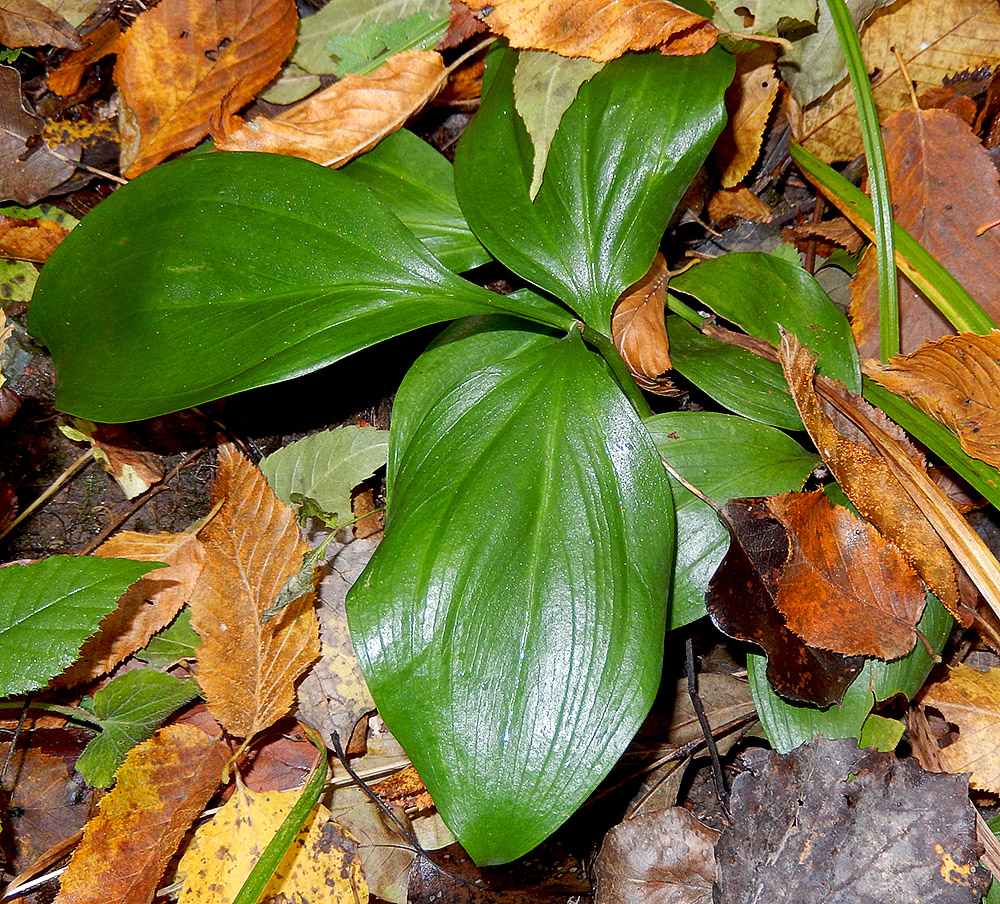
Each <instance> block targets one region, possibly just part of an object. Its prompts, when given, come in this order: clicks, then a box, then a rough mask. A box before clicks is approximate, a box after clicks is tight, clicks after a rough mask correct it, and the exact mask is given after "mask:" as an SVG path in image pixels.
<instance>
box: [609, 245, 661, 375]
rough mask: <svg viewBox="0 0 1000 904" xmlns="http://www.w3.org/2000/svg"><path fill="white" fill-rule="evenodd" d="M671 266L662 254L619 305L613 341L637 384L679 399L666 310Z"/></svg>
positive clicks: (630, 287)
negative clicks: (671, 375) (673, 380)
mask: <svg viewBox="0 0 1000 904" xmlns="http://www.w3.org/2000/svg"><path fill="white" fill-rule="evenodd" d="M668 277H669V273H668V272H667V262H666V260H665V259H664V257H663V255H662V254H660V253H659V252H657V253H656V257H655V258H653V263H652V265H651V266H650V268H649V270H648V271H647V272H646V275H645V276H643V277H642V279H640V280H638V281H637V282H634V283H633V284H632V285H631V286H629V287H628V288H627V289H626V290H625V291H624V292H623V293H622V294H621V297H620V298H619V299H618V301H617V302H615V309H614V311H613V312H612V314H611V338H612V339H613V340H614V343H615V347H616V348H617V349H618V351H619V353H620V354H621V356H622V358H623V359H624V361H625V363H626V364H627V365H628V369H629V371H630V372H631V374H632V376H633V377H634V378H635V382H636V383H638V384H639V385H640V386H641V387H642V388H643V389H645V390H648V391H649V392H655V393H656V394H657V395H677V392H678V391H677V390H676V389H675V388H674V385H673V383H671V382H670V378H669V377H665V376H663V375H664V374H665V373H666V372H667V371H668V370H670V369H671V368H672V366H673V365H672V364H671V363H670V346H669V344H668V342H667V328H666V325H665V323H664V319H663V307H664V305H665V304H666V301H667V279H668Z"/></svg>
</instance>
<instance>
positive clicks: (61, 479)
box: [0, 446, 94, 540]
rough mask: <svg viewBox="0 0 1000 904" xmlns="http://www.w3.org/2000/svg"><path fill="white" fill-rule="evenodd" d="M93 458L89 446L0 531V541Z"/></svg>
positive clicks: (91, 449) (92, 451) (92, 450)
mask: <svg viewBox="0 0 1000 904" xmlns="http://www.w3.org/2000/svg"><path fill="white" fill-rule="evenodd" d="M93 457H94V447H93V446H91V447H90V448H89V449H88V450H87V451H86V452H84V453H83V455H81V456H80V457H79V458H78V459H77V460H76V461H74V462H73V464H71V465H70V466H69V467H68V468H67V469H66V470H65V471H63V472H62V474H60V475H59V476H58V477H57V478H56V479H55V480H54V481H52V483H51V484H49V487H48V489H47V490H46V491H45V492H44V493H42V495H41V496H39V497H38V498H37V499H36V500H35V501H34V502H32V503H31V505H29V506H28V507H27V508H26V509H25V510H24V511H23V512H21V514H20V515H18V516H17V517H16V518H15V519H14V520H13V521H12V522H11V523H10V524H8V525H7V527H6V528H5V529H4V530H2V531H0V540H2V539H3V538H4V537H6V536H7V535H8V534H9V533H10V532H11V531H12V530H13V529H14V528H15V527H17V526H18V525H19V524H20V523H21V522H22V521H24V519H25V518H28V517H30V516H31V515H33V514H34V513H35V512H36V511H38V509H39V508H41V507H42V506H43V505H44V504H45V503H46V502H48V501H49V500H50V499H51V498H52V497H53V496H54V495H55V494H56V493H58V492H59V490H60V489H61V488H62V486H63V484H65V483H66V482H67V481H68V480H69V479H70V478H71V477H72V476H73V475H74V474H76V472H77V471H79V470H80V469H81V468H82V467H83V466H84V465H86V464H88V463H89V462H90V460H91V459H92V458H93Z"/></svg>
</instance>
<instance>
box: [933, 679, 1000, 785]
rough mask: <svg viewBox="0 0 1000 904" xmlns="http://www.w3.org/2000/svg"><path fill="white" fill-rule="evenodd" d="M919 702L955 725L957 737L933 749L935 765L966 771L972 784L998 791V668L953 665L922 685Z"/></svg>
mask: <svg viewBox="0 0 1000 904" xmlns="http://www.w3.org/2000/svg"><path fill="white" fill-rule="evenodd" d="M921 702H922V703H923V704H925V705H926V706H933V707H934V708H935V709H938V710H940V711H941V714H942V715H943V716H944V717H945V719H947V720H948V721H949V722H954V723H955V725H957V726H958V738H957V739H956V740H954V741H952V743H951V744H949V745H948V746H947V747H941V748H940V749H939V750H938V751H937V756H938V758H939V761H940V767H937V768H944V769H947V770H948V772H969V773H971V776H970V778H969V784H970V785H972V787H973V788H981V789H983V790H986V791H992V792H993V793H1000V755H998V754H1000V669H990V670H989V671H988V672H979V671H977V670H976V669H971V668H969V667H968V666H966V665H957V666H954V667H953V668H950V669H949V670H948V674H947V676H946V677H945V678H944V679H943V680H942V681H936V682H935V683H934V684H930V685H928V686H927V687H926V688H924V691H923V694H922V695H921ZM918 756H919V749H918ZM925 765H926V768H928V769H935V768H936V764H935V763H926V764H925Z"/></svg>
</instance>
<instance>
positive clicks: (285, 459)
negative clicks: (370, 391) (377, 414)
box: [260, 425, 389, 521]
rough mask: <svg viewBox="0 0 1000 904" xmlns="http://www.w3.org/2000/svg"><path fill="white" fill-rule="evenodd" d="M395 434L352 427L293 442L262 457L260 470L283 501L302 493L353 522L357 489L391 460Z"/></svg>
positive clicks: (328, 431)
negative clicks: (353, 493)
mask: <svg viewBox="0 0 1000 904" xmlns="http://www.w3.org/2000/svg"><path fill="white" fill-rule="evenodd" d="M388 448H389V431H388V430H377V429H375V428H374V427H358V426H355V425H348V426H345V427H335V428H334V429H333V430H323V431H321V432H320V433H314V434H313V435H312V436H307V437H305V439H300V440H298V441H296V442H294V443H289V444H288V445H287V446H285V447H284V448H283V449H278V451H277V452H273V453H272V454H270V455H268V456H267V457H266V458H263V459H261V462H260V470H261V471H262V472H263V474H264V477H265V478H267V482H268V484H269V485H270V487H271V489H272V490H274V492H275V493H276V494H277V496H278V498H279V499H281V500H282V501H284V502H286V503H288V504H289V505H291V504H292V495H293V494H295V493H301V494H302V495H303V496H307V497H309V498H310V499H312V500H313V501H314V502H315V503H316V504H318V505H319V506H320V508H321V509H323V510H324V511H326V512H333V513H335V514H336V515H337V516H338V517H339V518H340V520H341V521H349V520H350V512H351V490H353V489H354V488H355V487H356V486H357V485H358V484H359V483H361V482H362V481H364V480H367V479H368V478H369V477H371V476H372V474H374V473H375V472H376V471H377V470H378V469H379V468H381V467H382V466H383V465H384V464H385V461H386V455H387V451H388Z"/></svg>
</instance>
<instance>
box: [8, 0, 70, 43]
mask: <svg viewBox="0 0 1000 904" xmlns="http://www.w3.org/2000/svg"><path fill="white" fill-rule="evenodd" d="M51 5H53V4H51V3H50V4H49V6H51ZM49 6H46V5H45V4H44V3H38V2H37V0H0V44H3V46H4V47H41V46H42V45H44V44H51V45H52V46H53V47H69V48H74V49H75V48H78V47H79V46H80V42H79V41H77V39H76V34H75V32H74V30H73V26H72V25H70V24H69V22H67V21H66V20H65V19H64V18H63V17H62V16H60V15H59V14H58V13H56V12H53V11H52V10H51V9H49Z"/></svg>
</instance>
